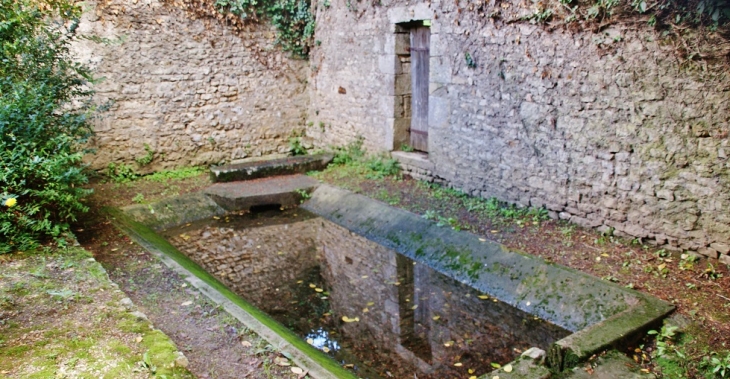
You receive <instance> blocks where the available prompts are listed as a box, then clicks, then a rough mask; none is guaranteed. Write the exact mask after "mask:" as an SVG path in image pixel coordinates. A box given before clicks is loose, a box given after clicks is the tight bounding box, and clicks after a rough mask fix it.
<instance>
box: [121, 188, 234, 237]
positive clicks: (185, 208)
mask: <svg viewBox="0 0 730 379" xmlns="http://www.w3.org/2000/svg"><path fill="white" fill-rule="evenodd" d="M122 210H123V211H124V213H126V214H128V215H129V216H130V217H132V219H134V221H137V222H140V223H142V224H145V225H149V226H150V227H151V228H153V229H155V230H162V229H167V228H171V227H173V226H176V225H181V224H185V223H188V222H193V221H197V220H202V219H204V218H209V217H213V216H220V215H223V214H224V213H226V210H225V209H223V208H222V207H221V206H219V205H218V204H217V203H216V202H215V201H213V200H212V199H211V198H210V197H208V196H206V195H205V194H203V193H191V194H186V195H182V196H178V197H174V198H170V199H164V200H160V201H158V202H156V203H153V204H137V205H130V206H127V207H124V208H122Z"/></svg>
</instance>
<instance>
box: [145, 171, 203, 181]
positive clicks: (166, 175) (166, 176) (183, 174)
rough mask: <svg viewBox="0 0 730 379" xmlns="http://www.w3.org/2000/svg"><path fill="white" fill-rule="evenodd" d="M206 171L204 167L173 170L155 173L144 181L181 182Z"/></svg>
mask: <svg viewBox="0 0 730 379" xmlns="http://www.w3.org/2000/svg"><path fill="white" fill-rule="evenodd" d="M205 171H206V168H205V167H182V168H177V169H174V170H165V171H157V172H155V173H152V174H150V175H147V176H145V177H144V178H143V179H144V180H149V181H151V182H159V183H164V182H168V181H170V180H182V179H188V178H194V177H196V176H198V175H200V174H202V173H204V172H205Z"/></svg>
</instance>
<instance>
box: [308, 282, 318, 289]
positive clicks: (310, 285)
mask: <svg viewBox="0 0 730 379" xmlns="http://www.w3.org/2000/svg"><path fill="white" fill-rule="evenodd" d="M309 288H317V286H315V285H314V284H312V283H309Z"/></svg>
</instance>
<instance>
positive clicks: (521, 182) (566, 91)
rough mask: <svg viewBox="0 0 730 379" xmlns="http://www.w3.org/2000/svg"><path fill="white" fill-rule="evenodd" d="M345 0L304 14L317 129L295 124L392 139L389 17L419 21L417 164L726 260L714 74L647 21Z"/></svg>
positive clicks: (334, 140)
mask: <svg viewBox="0 0 730 379" xmlns="http://www.w3.org/2000/svg"><path fill="white" fill-rule="evenodd" d="M347 4H348V3H347V2H345V1H344V0H343V1H333V2H332V5H331V7H329V8H323V7H321V8H320V10H319V14H318V24H317V37H316V38H317V39H318V40H320V41H321V42H322V43H321V45H320V46H319V47H317V48H316V49H315V50H314V52H313V54H312V64H313V67H314V66H316V67H317V69H316V70H313V71H312V79H311V86H310V94H311V95H310V96H311V107H312V108H311V109H310V112H309V119H310V120H312V121H313V122H314V123H320V122H321V123H324V124H326V125H327V126H328V128H327V130H325V131H324V132H321V131H319V130H311V129H310V130H308V132H310V131H311V133H310V134H311V135H312V136H313V137H314V138H315V139H316V140H318V141H319V143H320V144H322V145H326V144H341V143H343V142H346V141H348V140H350V139H352V138H354V136H355V135H361V136H363V137H364V138H365V140H366V143H365V145H366V146H367V147H369V148H371V149H373V150H381V151H388V150H393V148H394V147H397V146H394V141H395V139H396V138H397V137H396V135H397V128H396V127H395V126H394V125H395V117H394V115H395V114H397V109H396V105H395V104H396V101H395V100H396V94H397V93H399V92H398V91H399V90H398V88H397V87H398V86H397V81H396V78H397V77H398V75H399V74H401V72H400V71H399V70H401V69H402V65H399V64H398V59H399V57H400V55H399V51H398V50H399V48H398V45H399V43H398V40H399V39H398V37H399V33H398V27H397V26H398V25H399V24H401V25H402V24H403V23H406V22H408V21H413V20H429V21H430V24H431V26H430V27H431V46H430V55H431V60H430V67H431V71H430V76H429V81H430V96H429V134H430V135H429V156H428V160H429V161H430V162H432V164H433V170H429V171H431V176H433V177H436V178H443V179H444V180H446V181H447V182H448V183H449V185H451V186H454V187H456V188H460V189H462V190H464V191H466V192H468V193H471V194H473V195H476V196H482V197H497V198H498V199H500V200H504V201H509V202H513V203H517V204H520V205H523V206H538V207H539V206H545V207H546V208H547V209H548V210H549V211H550V214H551V215H552V216H553V217H554V218H558V217H559V218H562V219H568V220H570V221H572V222H575V223H578V224H580V225H583V226H586V227H591V228H603V229H612V230H614V231H615V233H616V234H618V235H621V236H629V237H632V238H641V239H642V241H644V242H646V243H651V244H654V245H657V246H660V247H663V248H666V249H669V250H692V251H697V252H699V253H701V254H703V255H705V256H707V257H711V258H720V259H721V260H722V261H724V262H726V263H730V255H728V254H730V214H729V213H728V212H727V209H729V208H730V170H729V169H730V163H729V161H728V154H729V153H730V142H729V140H728V131H729V127H730V124H729V123H728V121H729V119H730V112H729V111H730V91H728V88H730V80H728V79H727V76H725V75H721V74H722V73H721V72H718V71H717V70H714V69H713V68H712V67H709V68H708V70H707V71H704V70H703V69H702V68H701V67H700V66H699V65H695V64H694V63H692V62H681V61H679V60H678V59H677V57H676V56H675V55H674V52H673V51H672V48H671V46H669V44H667V43H665V42H664V41H662V40H661V36H660V35H659V34H658V33H657V32H655V31H653V30H652V29H650V28H649V27H647V26H645V25H639V24H637V25H635V26H633V27H622V28H611V27H609V28H607V29H604V30H602V31H601V32H600V33H592V32H590V31H569V30H563V29H557V30H554V31H551V32H550V31H547V30H546V29H545V28H544V27H542V26H538V25H532V24H530V23H529V22H511V23H507V22H505V20H516V19H518V18H519V17H521V16H527V15H529V14H531V13H532V12H533V9H531V8H528V7H523V5H524V4H522V3H520V2H518V1H494V0H488V1H486V2H484V3H480V4H471V3H469V4H467V3H462V2H458V1H457V2H449V1H440V0H434V1H431V2H428V3H421V2H413V1H404V0H396V1H389V2H384V3H383V4H382V5H369V4H367V3H364V2H351V3H349V4H350V6H348V5H347ZM490 14H497V15H499V17H494V18H493V17H487V15H490ZM466 53H469V55H470V56H471V57H472V58H473V60H474V62H475V63H476V67H470V65H469V64H467V61H466V59H465V54H466ZM338 86H342V87H346V88H347V92H346V93H339V92H338V91H337V88H338ZM314 129H316V128H314ZM412 168H413V169H414V171H417V172H418V173H419V174H423V173H424V172H421V171H423V169H419V168H418V167H416V166H413V167H412Z"/></svg>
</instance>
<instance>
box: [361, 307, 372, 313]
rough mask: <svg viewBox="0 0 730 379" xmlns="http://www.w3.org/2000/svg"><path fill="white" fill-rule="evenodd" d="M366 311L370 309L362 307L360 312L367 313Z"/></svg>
mask: <svg viewBox="0 0 730 379" xmlns="http://www.w3.org/2000/svg"><path fill="white" fill-rule="evenodd" d="M368 312H370V310H369V309H367V308H363V309H362V313H368Z"/></svg>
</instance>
